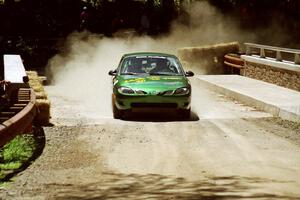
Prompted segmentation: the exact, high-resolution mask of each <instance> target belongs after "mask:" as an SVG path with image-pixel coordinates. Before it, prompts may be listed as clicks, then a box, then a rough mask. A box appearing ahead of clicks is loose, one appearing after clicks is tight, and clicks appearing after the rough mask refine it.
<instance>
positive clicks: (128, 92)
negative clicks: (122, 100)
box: [118, 87, 134, 95]
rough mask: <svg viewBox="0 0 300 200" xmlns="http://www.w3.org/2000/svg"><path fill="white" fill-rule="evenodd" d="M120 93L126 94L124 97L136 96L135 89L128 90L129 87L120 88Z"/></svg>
mask: <svg viewBox="0 0 300 200" xmlns="http://www.w3.org/2000/svg"><path fill="white" fill-rule="evenodd" d="M118 92H119V93H120V94H124V95H127V94H134V91H133V89H131V88H128V87H119V88H118Z"/></svg>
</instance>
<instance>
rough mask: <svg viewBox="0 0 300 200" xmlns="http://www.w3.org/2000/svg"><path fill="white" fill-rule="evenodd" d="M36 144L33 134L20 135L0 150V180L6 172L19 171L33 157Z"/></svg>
mask: <svg viewBox="0 0 300 200" xmlns="http://www.w3.org/2000/svg"><path fill="white" fill-rule="evenodd" d="M35 148H36V144H35V141H34V138H33V135H31V134H23V135H19V136H17V137H16V138H14V139H13V140H12V141H10V142H9V143H8V144H6V145H5V146H4V147H3V148H2V149H1V150H0V179H1V178H2V176H3V175H4V174H5V170H15V169H19V168H20V167H21V166H22V164H23V163H25V162H27V161H28V160H29V159H30V158H31V157H32V155H33V152H34V150H35Z"/></svg>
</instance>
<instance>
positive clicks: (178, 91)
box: [174, 87, 190, 95]
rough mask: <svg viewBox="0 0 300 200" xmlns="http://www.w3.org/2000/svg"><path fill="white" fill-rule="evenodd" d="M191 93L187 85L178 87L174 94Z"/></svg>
mask: <svg viewBox="0 0 300 200" xmlns="http://www.w3.org/2000/svg"><path fill="white" fill-rule="evenodd" d="M189 93H190V89H189V88H187V87H182V88H178V89H176V90H175V91H174V95H187V94H189Z"/></svg>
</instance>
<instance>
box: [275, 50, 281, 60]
mask: <svg viewBox="0 0 300 200" xmlns="http://www.w3.org/2000/svg"><path fill="white" fill-rule="evenodd" d="M276 60H277V61H282V56H281V52H280V51H276Z"/></svg>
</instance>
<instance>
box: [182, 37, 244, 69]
mask: <svg viewBox="0 0 300 200" xmlns="http://www.w3.org/2000/svg"><path fill="white" fill-rule="evenodd" d="M238 51H239V43H238V42H230V43H222V44H215V45H207V46H198V47H185V48H181V49H178V57H179V59H180V60H181V62H182V64H183V65H184V69H185V70H192V71H193V72H194V73H196V74H224V72H225V67H224V56H225V55H226V54H228V53H237V52H238Z"/></svg>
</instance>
